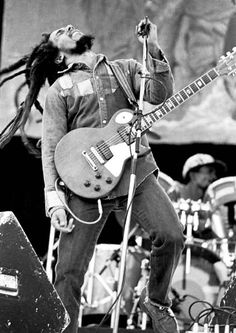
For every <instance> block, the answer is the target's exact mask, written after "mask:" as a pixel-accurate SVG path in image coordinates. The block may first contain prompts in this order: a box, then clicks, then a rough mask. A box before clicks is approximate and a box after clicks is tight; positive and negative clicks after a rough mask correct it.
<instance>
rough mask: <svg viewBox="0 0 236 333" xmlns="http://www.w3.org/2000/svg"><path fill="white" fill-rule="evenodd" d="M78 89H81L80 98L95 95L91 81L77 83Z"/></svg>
mask: <svg viewBox="0 0 236 333" xmlns="http://www.w3.org/2000/svg"><path fill="white" fill-rule="evenodd" d="M77 87H78V89H79V94H80V96H85V95H91V94H93V93H94V90H93V86H92V83H91V80H90V79H88V80H85V81H82V82H78V83H77Z"/></svg>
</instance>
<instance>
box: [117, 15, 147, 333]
mask: <svg viewBox="0 0 236 333" xmlns="http://www.w3.org/2000/svg"><path fill="white" fill-rule="evenodd" d="M144 28H145V29H144V30H143V73H142V77H141V82H140V96H139V107H138V109H137V112H136V113H137V122H136V139H135V142H134V148H135V149H134V153H133V155H132V156H131V175H130V183H129V193H128V199H127V214H126V220H125V226H124V235H123V242H122V251H121V260H120V271H119V279H118V286H117V295H118V300H117V303H116V306H115V308H114V323H113V333H118V326H119V317H120V305H121V293H122V288H123V281H124V275H125V262H126V254H127V248H128V234H129V229H130V222H131V213H132V206H133V205H132V202H133V197H134V195H135V190H136V168H137V159H138V154H139V152H140V142H141V134H142V130H141V122H142V110H143V96H144V91H145V79H146V73H147V67H146V62H147V35H148V18H147V17H146V19H145V26H144Z"/></svg>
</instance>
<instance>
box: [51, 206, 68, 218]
mask: <svg viewBox="0 0 236 333" xmlns="http://www.w3.org/2000/svg"><path fill="white" fill-rule="evenodd" d="M59 209H63V210H65V207H64V206H62V205H61V206H55V207H51V208H50V209H49V210H48V216H49V217H50V218H52V215H53V214H54V213H55V211H57V210H59Z"/></svg>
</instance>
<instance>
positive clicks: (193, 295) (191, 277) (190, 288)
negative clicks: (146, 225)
mask: <svg viewBox="0 0 236 333" xmlns="http://www.w3.org/2000/svg"><path fill="white" fill-rule="evenodd" d="M190 250H191V260H190V272H189V273H188V274H186V273H185V269H186V250H185V252H184V253H183V255H182V257H181V259H180V262H179V265H178V267H177V269H176V271H175V273H174V276H173V280H172V287H171V295H170V297H171V299H172V302H173V305H172V310H173V311H174V313H175V315H176V318H177V320H178V322H179V326H180V328H181V327H182V329H185V328H187V326H188V325H189V324H190V323H191V322H192V319H191V317H190V314H189V309H190V306H192V310H191V315H192V316H193V317H196V316H197V315H198V314H199V313H200V312H201V311H202V310H203V309H204V308H206V305H204V304H203V303H196V304H195V305H193V303H194V302H195V301H198V300H200V301H207V302H209V303H210V304H212V305H216V304H217V303H218V302H219V301H218V297H219V291H220V285H221V281H220V280H221V277H220V276H218V274H217V267H219V269H220V270H222V267H224V264H223V263H222V262H221V261H220V258H219V257H218V256H217V255H216V254H214V253H213V252H212V251H210V250H208V249H205V248H203V247H202V246H201V245H199V244H191V245H190ZM223 269H224V268H223ZM223 279H224V278H223Z"/></svg>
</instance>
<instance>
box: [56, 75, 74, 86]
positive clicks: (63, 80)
mask: <svg viewBox="0 0 236 333" xmlns="http://www.w3.org/2000/svg"><path fill="white" fill-rule="evenodd" d="M59 83H60V86H61V88H62V89H63V90H65V89H71V88H72V87H73V82H72V80H71V77H70V75H69V74H66V75H63V76H61V77H60V78H59Z"/></svg>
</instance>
